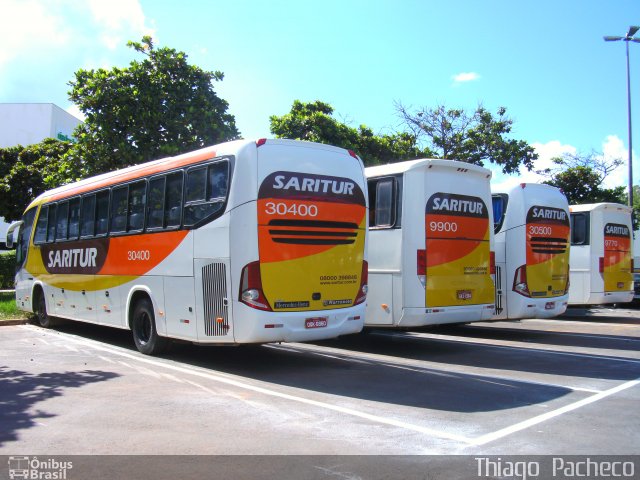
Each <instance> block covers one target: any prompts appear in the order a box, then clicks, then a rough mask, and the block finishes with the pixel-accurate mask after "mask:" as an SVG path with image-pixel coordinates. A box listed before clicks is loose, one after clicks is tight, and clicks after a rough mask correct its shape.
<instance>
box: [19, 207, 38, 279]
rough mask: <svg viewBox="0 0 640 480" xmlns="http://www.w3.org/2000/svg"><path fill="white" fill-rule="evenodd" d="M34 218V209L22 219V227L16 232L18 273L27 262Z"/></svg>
mask: <svg viewBox="0 0 640 480" xmlns="http://www.w3.org/2000/svg"><path fill="white" fill-rule="evenodd" d="M35 218H36V208H31V210H29V211H28V212H27V213H25V214H24V216H23V217H22V222H23V223H22V225H21V226H20V230H19V231H18V242H17V244H16V271H18V270H19V269H20V268H22V266H23V265H24V264H25V262H26V261H27V254H28V252H29V240H30V238H31V229H32V228H33V221H34V220H35Z"/></svg>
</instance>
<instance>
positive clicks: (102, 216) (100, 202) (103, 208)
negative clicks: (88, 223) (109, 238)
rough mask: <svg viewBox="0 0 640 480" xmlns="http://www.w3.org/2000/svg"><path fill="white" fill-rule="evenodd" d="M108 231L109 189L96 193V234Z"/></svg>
mask: <svg viewBox="0 0 640 480" xmlns="http://www.w3.org/2000/svg"><path fill="white" fill-rule="evenodd" d="M108 231H109V190H104V191H102V192H98V193H97V194H96V235H106V234H107V232H108Z"/></svg>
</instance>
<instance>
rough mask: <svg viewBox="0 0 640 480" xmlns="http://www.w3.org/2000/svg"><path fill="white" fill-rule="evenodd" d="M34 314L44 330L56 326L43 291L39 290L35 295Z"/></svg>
mask: <svg viewBox="0 0 640 480" xmlns="http://www.w3.org/2000/svg"><path fill="white" fill-rule="evenodd" d="M33 303H34V305H33V312H34V313H35V314H36V320H37V322H38V325H40V326H41V327H42V328H51V327H53V326H54V325H55V321H54V320H53V318H51V316H50V315H49V313H48V312H47V300H46V298H45V297H44V292H43V291H42V289H40V288H38V289H37V290H36V292H35V294H34V302H33Z"/></svg>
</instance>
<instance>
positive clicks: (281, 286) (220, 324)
mask: <svg viewBox="0 0 640 480" xmlns="http://www.w3.org/2000/svg"><path fill="white" fill-rule="evenodd" d="M366 195H367V189H366V181H365V178H364V169H363V164H362V161H361V160H360V158H358V156H357V155H356V154H355V153H353V152H351V151H348V150H344V149H341V148H337V147H332V146H329V145H320V144H315V143H310V142H300V141H292V140H258V141H256V142H254V141H235V142H228V143H224V144H220V145H215V146H212V147H207V148H204V149H201V150H198V151H195V152H191V153H186V154H183V155H178V156H175V157H171V158H166V159H161V160H157V161H152V162H149V163H145V164H141V165H137V166H133V167H128V168H125V169H122V170H118V171H115V172H111V173H106V174H103V175H99V176H96V177H92V178H88V179H85V180H82V181H79V182H76V183H72V184H69V185H65V186H63V187H59V188H57V189H54V190H51V191H48V192H45V193H43V194H42V195H40V196H39V197H38V198H36V199H35V200H34V201H33V202H31V204H30V205H29V206H28V207H27V209H26V211H25V213H24V216H23V219H22V220H21V221H20V222H15V223H14V224H12V226H11V227H10V228H9V232H8V235H7V242H8V243H11V240H12V239H13V238H14V237H13V235H14V231H15V230H16V229H17V232H18V235H17V245H16V259H17V264H18V268H17V273H16V302H17V305H18V307H19V308H20V309H22V310H24V311H27V312H33V313H35V315H36V317H37V319H38V321H39V323H40V325H42V326H43V327H48V326H50V325H51V324H52V323H54V322H55V321H56V319H57V318H65V319H71V320H79V321H84V322H91V323H96V324H102V325H109V326H113V327H118V328H123V329H130V330H131V331H132V333H133V339H134V341H135V344H136V346H137V348H138V349H139V350H140V351H141V352H143V353H146V354H157V353H160V352H161V351H163V350H164V349H165V348H166V347H167V346H168V345H169V344H170V341H171V339H179V340H186V341H189V342H194V343H202V344H241V343H267V342H279V341H311V340H319V339H325V338H332V337H337V336H340V335H344V334H349V333H357V332H359V331H360V330H361V329H362V327H363V322H364V314H365V301H366V294H367V271H368V265H367V259H366V258H365V252H366V248H365V247H366V241H367V197H366Z"/></svg>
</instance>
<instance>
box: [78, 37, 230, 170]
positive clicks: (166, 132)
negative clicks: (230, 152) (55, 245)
mask: <svg viewBox="0 0 640 480" xmlns="http://www.w3.org/2000/svg"><path fill="white" fill-rule="evenodd" d="M127 45H128V46H129V47H131V48H133V49H134V50H136V51H137V52H139V53H142V54H143V55H145V57H146V58H145V59H144V60H143V61H141V62H139V61H135V60H134V61H132V62H131V63H130V64H129V66H128V67H126V68H117V67H114V68H112V69H110V70H106V69H102V68H101V69H98V70H83V69H81V70H78V71H77V72H76V73H75V80H74V81H71V82H70V83H69V85H70V86H71V87H72V88H71V91H70V92H69V98H70V99H71V100H72V101H73V102H75V103H76V104H77V105H78V107H79V109H80V111H81V112H82V113H83V114H84V115H85V117H86V119H85V122H84V123H83V124H81V125H80V126H79V127H78V128H77V129H76V132H75V137H76V139H77V142H78V143H77V148H75V149H74V152H73V155H77V156H78V157H81V158H83V160H84V167H85V168H86V173H87V174H95V173H101V172H105V171H110V170H114V169H116V168H121V167H126V166H129V165H135V164H138V163H142V162H145V161H149V160H153V159H155V158H159V157H162V156H170V155H175V154H178V153H182V152H185V151H189V150H194V149H197V148H201V147H204V146H206V145H211V144H215V143H219V142H222V141H227V140H233V139H236V138H238V136H239V133H238V130H237V129H236V125H235V119H234V117H233V115H230V114H229V113H227V108H228V103H227V102H226V101H225V100H223V99H221V98H220V97H218V95H217V94H216V92H215V91H214V89H213V82H214V81H221V80H222V79H223V77H224V76H223V74H222V72H219V71H216V72H209V71H204V70H202V69H201V68H199V67H197V66H194V65H189V63H188V62H187V55H186V54H185V53H184V52H178V51H176V50H174V49H171V48H160V49H156V48H154V45H153V42H152V39H151V37H148V36H145V37H143V38H142V42H140V43H138V42H128V43H127Z"/></svg>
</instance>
